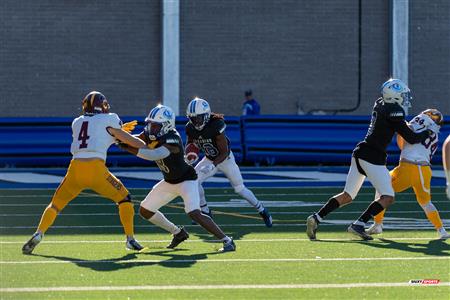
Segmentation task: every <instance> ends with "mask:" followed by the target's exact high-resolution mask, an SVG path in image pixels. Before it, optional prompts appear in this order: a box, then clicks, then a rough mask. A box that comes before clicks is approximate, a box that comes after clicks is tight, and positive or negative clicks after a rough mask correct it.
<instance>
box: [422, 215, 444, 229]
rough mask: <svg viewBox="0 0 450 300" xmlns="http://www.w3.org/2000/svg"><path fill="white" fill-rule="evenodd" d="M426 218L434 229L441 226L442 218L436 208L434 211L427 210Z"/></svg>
mask: <svg viewBox="0 0 450 300" xmlns="http://www.w3.org/2000/svg"><path fill="white" fill-rule="evenodd" d="M426 215H427V218H428V220H430V222H431V224H433V226H434V228H436V230H439V228H442V226H443V224H442V220H441V217H440V216H439V212H438V211H437V210H435V211H429V212H427V213H426Z"/></svg>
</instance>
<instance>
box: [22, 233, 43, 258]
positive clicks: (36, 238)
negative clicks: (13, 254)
mask: <svg viewBox="0 0 450 300" xmlns="http://www.w3.org/2000/svg"><path fill="white" fill-rule="evenodd" d="M41 241H42V234H41V233H39V232H36V233H35V234H33V235H32V236H31V238H30V239H29V240H28V242H26V243H25V245H23V247H22V253H23V254H31V252H33V250H34V248H35V247H36V246H37V245H38V244H39V243H40V242H41Z"/></svg>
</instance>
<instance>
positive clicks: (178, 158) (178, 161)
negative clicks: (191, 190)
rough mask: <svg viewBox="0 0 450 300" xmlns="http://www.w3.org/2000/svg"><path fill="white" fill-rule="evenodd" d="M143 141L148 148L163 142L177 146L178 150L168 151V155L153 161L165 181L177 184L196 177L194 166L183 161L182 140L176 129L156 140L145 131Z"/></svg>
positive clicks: (155, 146)
mask: <svg viewBox="0 0 450 300" xmlns="http://www.w3.org/2000/svg"><path fill="white" fill-rule="evenodd" d="M144 132H145V131H144ZM145 142H146V143H147V144H148V145H149V147H150V148H157V147H159V146H162V145H164V144H169V145H172V146H176V147H179V149H180V151H179V152H178V153H170V155H169V156H168V157H166V158H163V159H160V160H157V161H155V162H156V164H157V165H158V168H159V169H160V170H161V172H162V173H163V175H164V180H165V181H167V182H168V183H172V184H177V183H180V182H183V181H186V180H196V179H197V173H196V172H195V170H194V168H193V167H192V166H190V165H188V164H187V163H186V162H185V161H184V149H183V141H182V140H181V137H180V134H179V133H178V131H176V130H175V129H173V130H171V131H169V132H168V133H167V134H165V135H163V136H162V137H160V138H158V139H157V140H156V141H150V139H149V137H148V133H147V132H145Z"/></svg>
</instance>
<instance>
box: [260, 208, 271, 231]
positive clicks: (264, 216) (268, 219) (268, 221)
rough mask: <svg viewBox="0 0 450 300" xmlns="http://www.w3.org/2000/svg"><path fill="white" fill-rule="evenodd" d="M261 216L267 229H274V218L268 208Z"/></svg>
mask: <svg viewBox="0 0 450 300" xmlns="http://www.w3.org/2000/svg"><path fill="white" fill-rule="evenodd" d="M259 214H260V215H261V218H262V219H263V220H264V223H265V224H266V227H272V216H271V215H270V213H269V211H268V210H267V208H264V210H263V211H262V212H260V213H259Z"/></svg>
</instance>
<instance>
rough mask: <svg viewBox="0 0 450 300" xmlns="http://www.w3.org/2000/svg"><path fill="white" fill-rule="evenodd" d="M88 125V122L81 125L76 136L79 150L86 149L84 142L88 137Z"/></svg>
mask: <svg viewBox="0 0 450 300" xmlns="http://www.w3.org/2000/svg"><path fill="white" fill-rule="evenodd" d="M88 125H89V122H87V121H85V122H83V124H81V129H80V133H79V134H78V140H79V141H81V144H80V149H84V148H87V146H88V144H87V143H86V141H87V140H88V139H89V135H88Z"/></svg>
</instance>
